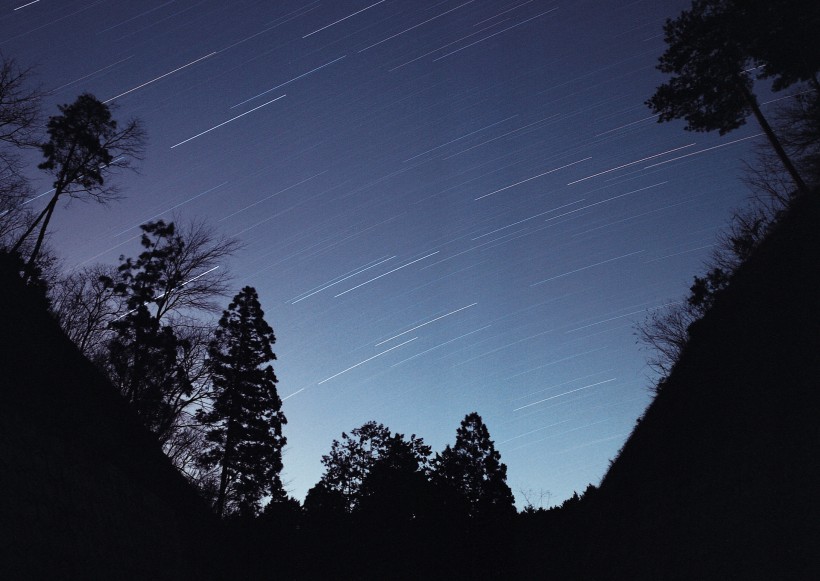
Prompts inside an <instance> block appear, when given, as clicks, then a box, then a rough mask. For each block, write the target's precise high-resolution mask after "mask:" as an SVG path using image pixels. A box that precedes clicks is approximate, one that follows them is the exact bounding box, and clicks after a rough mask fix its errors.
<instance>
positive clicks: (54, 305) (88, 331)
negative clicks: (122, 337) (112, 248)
mask: <svg viewBox="0 0 820 581" xmlns="http://www.w3.org/2000/svg"><path fill="white" fill-rule="evenodd" d="M116 276H117V269H116V267H113V266H104V265H94V266H90V267H86V268H82V269H80V270H77V271H74V272H70V273H68V274H67V275H64V276H62V277H60V278H59V279H58V280H57V281H56V282H55V283H54V284H53V285H52V286H51V288H50V289H49V298H50V299H51V312H52V313H53V314H54V316H55V317H56V318H57V321H58V322H59V323H60V327H61V328H62V329H63V332H64V333H65V334H66V335H67V336H68V338H69V339H71V341H72V342H73V343H74V344H75V345H76V346H77V348H78V349H79V350H80V352H81V353H82V354H83V355H85V356H86V357H87V358H89V359H91V360H92V361H99V359H100V358H101V357H103V356H104V355H103V354H104V352H105V349H106V345H107V344H108V341H110V339H111V335H112V330H111V323H112V322H114V321H115V320H116V319H117V318H118V317H120V316H121V315H123V314H124V313H125V311H126V308H125V301H124V300H123V298H122V297H121V296H119V295H118V294H117V293H116V292H115V291H114V288H113V286H112V285H111V284H108V283H106V280H113V279H114V278H115V277H116Z"/></svg>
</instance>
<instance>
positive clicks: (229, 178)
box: [0, 0, 760, 506]
mask: <svg viewBox="0 0 820 581" xmlns="http://www.w3.org/2000/svg"><path fill="white" fill-rule="evenodd" d="M688 5H689V2H688V1H683V0H682V1H676V0H668V1H660V0H657V1H656V0H638V1H631V0H611V1H608V0H607V1H605V0H598V1H574V2H549V1H542V0H530V1H519V0H514V1H512V2H496V1H489V0H471V1H460V0H453V1H443V2H441V1H434V0H431V1H424V0H413V1H412V2H411V1H404V2H402V1H399V0H382V1H380V2H375V3H373V2H370V1H368V0H364V1H361V0H342V1H340V0H333V1H326V2H321V3H320V2H306V1H305V0H299V1H291V0H281V1H276V2H266V1H249V0H246V1H241V0H238V1H233V2H219V1H215V0H202V1H193V0H176V1H173V0H172V1H162V0H141V1H140V2H121V1H119V2H118V1H115V0H99V1H96V2H93V1H92V2H89V1H86V0H83V1H74V0H59V1H57V0H38V1H35V2H30V3H28V4H26V2H25V0H20V1H19V2H8V1H6V0H2V1H0V51H2V53H3V54H4V55H6V56H10V57H13V58H15V59H16V60H17V61H18V62H19V63H20V64H23V65H34V66H35V67H36V79H37V80H38V81H39V82H41V83H42V85H43V88H45V89H48V90H50V91H51V95H50V96H49V97H48V98H47V99H46V103H45V105H46V112H47V114H49V115H51V114H55V113H56V112H57V110H56V105H57V104H60V103H69V102H71V101H73V100H74V99H75V98H76V96H77V95H78V94H79V93H81V92H84V91H88V92H91V93H93V94H94V95H95V96H97V97H98V98H99V99H100V100H103V101H108V102H109V103H111V104H113V105H115V106H116V111H115V117H116V118H118V119H121V120H123V121H124V120H126V119H128V118H130V117H139V118H140V119H142V121H143V122H144V125H145V128H146V131H147V134H148V147H147V149H146V152H145V156H144V160H143V161H142V162H140V163H139V173H138V174H133V173H123V174H121V175H119V176H117V177H116V178H114V179H116V181H117V183H118V184H119V185H120V186H121V187H122V192H123V194H124V195H125V199H124V200H122V201H121V202H117V203H114V204H112V205H110V206H108V207H101V206H97V205H93V204H83V203H82V202H72V203H71V204H70V205H68V207H60V208H59V209H58V211H57V212H56V213H55V216H54V219H53V221H52V223H51V226H50V230H51V231H52V232H53V236H52V239H51V240H52V244H53V246H54V247H55V248H56V249H57V250H58V252H59V253H60V255H61V257H62V258H63V259H64V264H65V267H66V268H67V269H73V268H77V267H81V266H84V265H90V264H93V263H95V262H105V263H109V264H117V259H118V256H119V255H120V254H123V253H124V254H126V255H129V256H135V255H136V254H137V253H138V252H139V247H138V235H139V229H138V226H139V225H140V224H141V223H144V222H146V221H148V220H156V219H159V218H163V219H166V220H168V219H170V218H172V216H174V215H175V214H176V215H179V216H182V218H183V219H194V218H204V219H207V220H209V221H210V222H212V223H213V224H214V226H215V227H217V228H218V229H219V231H220V232H222V233H224V234H227V235H233V236H236V237H238V238H239V239H240V240H241V241H242V242H243V243H244V245H245V246H244V249H243V250H242V251H241V252H240V253H238V254H237V255H236V256H235V257H233V259H232V260H231V261H230V264H225V265H224V266H223V267H224V268H228V269H229V270H230V271H231V273H232V274H233V276H234V279H233V280H234V283H235V286H236V289H237V290H238V289H239V288H241V287H242V286H245V285H251V286H254V287H256V288H257V289H258V291H259V295H260V299H261V302H262V306H263V308H264V309H265V311H266V319H267V320H268V322H269V323H270V324H271V325H272V326H273V328H274V330H275V332H276V336H277V343H276V345H275V351H276V353H277V356H278V361H277V362H276V365H275V369H276V373H277V376H278V378H279V392H280V395H281V396H282V398H283V399H284V400H285V401H284V405H283V411H284V412H285V415H286V416H287V418H288V425H287V426H286V428H285V435H286V436H287V438H288V446H287V448H286V450H285V455H284V465H285V468H284V473H283V480H284V482H285V484H286V488H287V489H288V491H289V492H291V493H292V494H293V495H294V496H295V497H296V498H298V499H300V500H301V499H303V498H304V495H305V493H306V492H307V490H308V489H309V488H310V487H311V486H313V485H314V484H315V483H316V482H317V481H318V479H319V477H320V475H321V473H322V466H321V463H320V459H321V455H322V454H325V453H327V452H328V451H329V449H330V445H331V441H332V440H333V439H334V438H339V437H340V436H341V433H342V431H349V430H351V429H352V428H355V427H357V426H359V425H361V424H362V423H364V422H366V421H368V420H376V421H379V422H382V423H384V424H385V425H387V426H389V427H390V428H391V429H392V430H394V431H398V432H401V433H405V434H408V435H409V434H411V433H415V434H417V435H419V436H421V437H423V438H424V439H425V441H426V442H427V443H428V444H430V445H431V446H432V447H433V449H434V450H441V449H442V448H443V447H444V445H445V444H447V443H452V442H453V441H454V438H455V430H456V428H457V427H458V425H459V422H460V421H461V419H462V418H463V417H464V416H465V414H467V413H468V412H471V411H477V412H478V413H479V414H481V416H482V417H483V419H484V421H485V423H486V424H487V426H488V427H489V429H490V434H491V436H492V437H493V439H494V440H495V442H496V446H497V447H498V449H499V450H500V452H501V457H502V460H503V461H504V462H505V463H506V464H507V466H508V483H509V485H510V487H511V488H512V489H513V491H514V492H515V494H516V498H517V502H518V504H519V506H521V505H522V503H523V502H524V495H523V494H521V491H522V490H531V491H533V492H534V495H533V497H532V498H533V499H534V500H535V501H538V500H539V498H540V495H539V491H543V492H544V497H543V502H544V504H545V505H546V504H547V503H548V502H549V503H550V504H554V503H556V502H560V501H562V500H563V499H565V498H567V497H569V496H570V495H571V494H572V492H573V490H578V491H581V490H582V489H583V488H585V487H586V485H587V484H588V483H593V484H597V483H598V482H599V481H600V478H601V477H602V476H603V474H604V472H605V470H606V469H607V467H608V462H609V460H610V459H612V458H614V457H615V455H616V454H617V451H618V450H619V448H620V447H621V446H622V445H623V443H624V441H625V439H626V437H627V436H628V434H629V432H630V430H631V429H632V427H633V426H634V423H635V420H636V419H637V418H638V417H639V416H640V414H641V413H642V411H643V410H644V408H645V407H646V405H647V404H648V403H649V401H650V398H651V396H650V390H649V388H650V387H651V385H652V383H653V379H654V378H655V377H654V375H653V372H652V371H651V369H649V367H648V366H647V365H646V359H647V355H648V353H647V351H646V350H645V348H643V347H642V346H641V345H640V344H638V343H637V339H636V336H635V325H636V324H637V323H639V322H641V321H643V320H645V319H646V317H647V315H648V314H649V313H650V312H651V311H652V310H653V309H656V308H658V307H660V306H661V305H664V304H667V303H670V302H674V301H678V300H681V299H682V298H683V297H684V296H685V294H686V292H687V289H688V287H689V285H690V284H691V279H692V276H693V275H695V274H699V273H700V272H701V271H702V269H703V263H704V261H705V260H706V259H707V258H708V256H709V254H710V252H711V250H712V249H713V244H714V243H715V240H716V235H717V233H718V232H719V230H720V228H721V227H723V226H724V225H725V224H726V223H727V221H728V219H729V218H730V216H731V213H732V210H733V209H735V208H737V207H738V206H740V205H742V203H743V201H744V199H745V198H746V196H747V195H748V192H747V190H746V189H745V188H744V187H743V185H742V184H741V183H740V181H739V178H740V176H741V175H742V173H743V163H742V161H741V160H742V159H750V151H751V149H752V148H753V146H754V144H755V143H756V142H758V141H759V140H760V138H759V137H756V135H757V133H758V130H757V128H756V127H754V126H753V125H749V126H746V127H743V128H741V129H740V130H738V131H736V132H733V133H731V134H729V135H726V136H724V137H719V136H718V135H716V134H714V135H713V134H692V133H687V132H685V131H683V128H682V124H680V123H668V124H663V125H661V124H658V123H656V119H655V118H654V117H653V116H652V114H651V111H650V110H649V109H648V108H647V107H646V106H645V105H644V101H645V100H646V99H647V98H649V97H650V96H651V95H652V93H653V92H654V88H655V87H656V86H657V85H658V84H659V83H661V82H662V81H663V80H664V77H663V76H662V75H661V74H660V73H659V72H657V71H656V70H655V64H656V62H657V59H658V57H659V56H660V55H661V53H662V52H663V50H664V43H663V37H662V30H661V26H662V24H663V21H664V20H665V19H666V18H667V17H671V16H676V15H677V14H678V13H679V12H680V11H681V10H683V9H685V8H687V7H688ZM32 159H33V160H34V161H33V162H32V163H36V158H32ZM31 175H32V178H33V183H34V184H35V189H36V191H37V193H43V192H46V191H47V190H48V189H49V188H50V187H51V186H50V184H49V182H48V180H47V179H45V175H38V173H37V172H36V169H35V170H33V171H32V174H31ZM47 200H48V196H43V197H40V198H35V199H34V200H32V201H31V205H32V209H35V210H39V209H41V208H42V207H43V206H44V204H45V203H46V201H47ZM227 302H228V299H226V300H225V305H227ZM547 491H549V494H547Z"/></svg>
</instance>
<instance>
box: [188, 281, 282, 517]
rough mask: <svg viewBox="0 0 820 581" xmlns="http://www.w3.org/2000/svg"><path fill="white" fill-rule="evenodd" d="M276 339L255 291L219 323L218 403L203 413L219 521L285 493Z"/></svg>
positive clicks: (246, 291)
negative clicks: (215, 477)
mask: <svg viewBox="0 0 820 581" xmlns="http://www.w3.org/2000/svg"><path fill="white" fill-rule="evenodd" d="M275 340H276V338H275V337H274V334H273V329H272V328H271V327H270V325H268V323H267V322H265V319H264V312H263V311H262V307H261V305H260V304H259V297H258V295H257V293H256V290H255V289H254V288H252V287H245V288H243V289H242V290H241V291H240V292H239V293H238V294H237V295H236V296H235V297H234V299H233V301H232V302H231V304H230V305H229V306H228V309H227V310H226V311H225V312H224V313H223V315H222V318H221V319H220V320H219V328H218V329H217V331H216V337H215V339H214V341H213V342H212V343H211V346H210V357H211V367H212V372H213V393H212V394H211V395H212V398H213V406H212V408H211V409H210V410H208V411H205V410H201V412H200V413H199V414H198V417H199V419H200V421H202V423H203V424H204V425H205V426H207V428H206V429H207V436H206V441H207V443H206V450H205V452H204V453H203V454H202V456H201V462H202V464H203V465H204V466H205V467H208V468H213V467H217V466H218V468H219V491H218V494H217V498H216V512H217V514H219V515H220V516H222V515H224V514H226V513H227V512H228V511H235V512H238V513H240V514H256V513H257V512H258V510H259V502H260V500H261V499H262V497H263V496H265V495H270V496H272V497H274V498H280V497H283V496H284V490H283V487H282V482H281V480H280V477H279V473H280V471H281V470H282V448H283V447H284V445H285V442H286V440H285V437H284V436H283V435H282V426H283V425H284V424H285V423H286V421H287V420H286V419H285V415H284V414H283V413H282V411H281V407H282V401H281V400H280V399H279V395H278V393H277V391H276V383H277V379H276V375H275V374H274V372H273V367H271V365H270V362H271V361H273V360H275V359H276V356H275V355H274V353H273V350H272V345H273V343H274V342H275Z"/></svg>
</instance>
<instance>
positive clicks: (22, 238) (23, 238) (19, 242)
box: [11, 202, 51, 254]
mask: <svg viewBox="0 0 820 581" xmlns="http://www.w3.org/2000/svg"><path fill="white" fill-rule="evenodd" d="M50 205H51V202H49V203H48V205H46V207H45V208H43V211H42V212H40V215H39V216H37V219H36V220H34V222H32V223H31V226H29V227H28V229H27V230H26V231H25V232H24V233H23V235H22V236H20V238H19V240H17V242H16V243H15V244H14V247H13V248H12V249H11V253H12V254H14V253H15V252H17V251H18V250H20V247H21V246H22V245H23V242H25V241H26V238H28V237H29V235H30V234H31V233H32V232H33V231H34V229H35V228H36V227H37V224H39V223H40V220H42V219H43V216H45V215H46V212H48V208H49V206H50Z"/></svg>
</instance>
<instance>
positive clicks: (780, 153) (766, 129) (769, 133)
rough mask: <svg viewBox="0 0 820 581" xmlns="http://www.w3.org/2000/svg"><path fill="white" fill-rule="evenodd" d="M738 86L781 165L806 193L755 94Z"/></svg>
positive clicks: (802, 191) (801, 190)
mask: <svg viewBox="0 0 820 581" xmlns="http://www.w3.org/2000/svg"><path fill="white" fill-rule="evenodd" d="M738 85H739V87H740V90H741V92H742V93H743V97H744V98H745V100H746V103H747V104H748V105H749V107H750V108H751V110H752V113H753V114H754V116H755V119H757V122H758V124H759V125H760V127H761V129H763V133H765V134H766V137H767V138H768V140H769V143H770V144H771V146H772V147H773V148H774V151H775V153H776V154H777V157H779V158H780V162H781V163H782V164H783V167H784V168H785V170H786V171H787V172H788V174H789V176H791V178H792V181H793V182H794V184H795V185H796V186H797V189H798V191H799V192H800V193H801V194H808V193H809V188H808V186H807V185H806V182H804V181H803V178H802V177H800V173H799V172H798V171H797V168H796V167H794V164H793V163H792V160H791V159H790V158H789V156H788V154H787V153H786V150H785V149H783V145H782V144H781V143H780V140H779V139H778V138H777V135H775V133H774V130H773V129H772V127H771V125H769V122H768V121H767V120H766V118H765V117H764V116H763V112H762V111H761V110H760V107H759V106H758V104H757V99H756V98H755V96H754V95H753V94H752V93H751V92H750V91H749V90H748V89H747V88H746V87H745V85H743V83H739V84H738Z"/></svg>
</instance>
